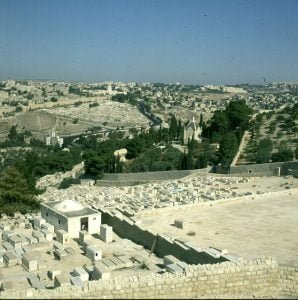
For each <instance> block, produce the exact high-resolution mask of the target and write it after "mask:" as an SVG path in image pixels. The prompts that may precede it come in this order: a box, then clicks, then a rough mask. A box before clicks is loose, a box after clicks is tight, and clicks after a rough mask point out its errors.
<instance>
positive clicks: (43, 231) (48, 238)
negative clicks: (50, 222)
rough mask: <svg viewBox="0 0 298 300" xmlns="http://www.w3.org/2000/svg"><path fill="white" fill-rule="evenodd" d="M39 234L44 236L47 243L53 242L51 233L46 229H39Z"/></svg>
mask: <svg viewBox="0 0 298 300" xmlns="http://www.w3.org/2000/svg"><path fill="white" fill-rule="evenodd" d="M41 233H42V234H43V235H44V237H45V239H46V240H47V241H52V240H53V233H52V232H50V231H48V230H47V229H41Z"/></svg>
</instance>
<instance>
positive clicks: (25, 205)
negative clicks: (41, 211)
mask: <svg viewBox="0 0 298 300" xmlns="http://www.w3.org/2000/svg"><path fill="white" fill-rule="evenodd" d="M0 205H1V212H3V213H6V214H9V215H12V214H13V213H14V212H17V211H19V212H21V213H27V212H31V211H36V210H37V209H38V208H39V206H40V204H39V202H38V201H37V200H36V199H35V196H34V194H33V193H32V191H31V189H30V187H29V186H28V182H27V180H26V178H25V177H24V175H23V174H22V173H21V172H20V171H19V170H18V169H17V168H16V167H13V166H12V167H9V168H7V169H6V170H5V171H4V172H3V173H2V174H1V176H0Z"/></svg>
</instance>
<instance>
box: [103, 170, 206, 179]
mask: <svg viewBox="0 0 298 300" xmlns="http://www.w3.org/2000/svg"><path fill="white" fill-rule="evenodd" d="M208 171H209V168H205V169H195V170H174V171H157V172H140V173H116V174H110V173H105V174H104V177H103V180H105V181H151V180H170V179H171V180H174V179H179V178H183V177H185V176H188V175H192V174H198V175H199V174H207V173H208Z"/></svg>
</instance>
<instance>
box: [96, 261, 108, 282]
mask: <svg viewBox="0 0 298 300" xmlns="http://www.w3.org/2000/svg"><path fill="white" fill-rule="evenodd" d="M92 277H93V278H94V279H95V280H98V279H102V280H109V279H110V278H111V272H110V271H109V270H108V268H107V267H104V266H103V264H102V263H101V262H99V263H96V264H95V266H94V271H93V274H92Z"/></svg>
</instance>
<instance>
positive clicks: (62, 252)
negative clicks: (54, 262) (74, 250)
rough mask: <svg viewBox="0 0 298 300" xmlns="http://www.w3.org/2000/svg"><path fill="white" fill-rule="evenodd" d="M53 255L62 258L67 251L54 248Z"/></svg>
mask: <svg viewBox="0 0 298 300" xmlns="http://www.w3.org/2000/svg"><path fill="white" fill-rule="evenodd" d="M54 255H55V256H56V257H57V258H58V259H60V260H62V259H63V258H64V257H66V256H67V252H66V251H65V250H63V249H55V250H54Z"/></svg>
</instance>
